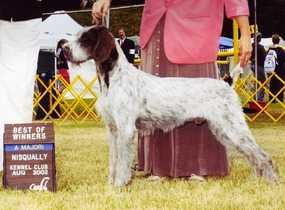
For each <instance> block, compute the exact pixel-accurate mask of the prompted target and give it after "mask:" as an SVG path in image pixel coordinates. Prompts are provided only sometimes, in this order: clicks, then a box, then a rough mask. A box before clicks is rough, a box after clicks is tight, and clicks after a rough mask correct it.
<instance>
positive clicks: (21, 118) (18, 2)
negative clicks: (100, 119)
mask: <svg viewBox="0 0 285 210" xmlns="http://www.w3.org/2000/svg"><path fill="white" fill-rule="evenodd" d="M86 3H87V2H86V0H61V1H57V0H42V1H39V0H24V1H23V0H13V1H1V2H0V72H1V77H0V96H1V100H0V170H3V130H4V124H6V123H28V122H31V121H32V113H33V106H32V103H33V93H34V82H35V75H36V68H37V61H38V54H39V48H40V43H39V36H40V25H41V22H42V21H41V16H42V15H41V13H42V12H50V11H55V10H59V9H76V8H80V6H84V5H86Z"/></svg>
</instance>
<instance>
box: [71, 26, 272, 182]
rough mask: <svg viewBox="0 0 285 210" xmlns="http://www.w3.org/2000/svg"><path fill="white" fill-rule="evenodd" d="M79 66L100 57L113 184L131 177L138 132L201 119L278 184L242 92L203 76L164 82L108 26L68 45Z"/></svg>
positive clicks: (101, 104)
mask: <svg viewBox="0 0 285 210" xmlns="http://www.w3.org/2000/svg"><path fill="white" fill-rule="evenodd" d="M65 53H66V55H67V57H68V59H69V60H70V61H71V62H74V63H80V62H84V61H86V60H88V59H94V60H95V62H96V64H97V69H98V79H99V81H100V89H101V93H100V94H101V95H100V97H99V101H98V103H97V109H98V111H99V112H100V113H101V115H102V117H103V120H104V122H105V124H106V127H107V129H108V133H109V144H110V176H109V181H110V183H112V184H114V185H115V186H123V185H126V184H127V183H129V181H130V179H131V164H132V158H133V151H132V147H131V146H132V144H133V141H134V137H135V134H136V131H137V130H138V131H139V132H142V133H144V134H145V135H147V134H150V133H151V132H152V131H153V130H154V129H156V128H159V129H162V130H164V131H169V130H171V129H173V128H175V127H177V126H180V125H183V124H184V123H185V122H187V121H190V120H193V119H195V118H203V119H205V120H207V121H208V123H209V128H210V130H211V131H212V133H213V134H214V135H215V136H216V137H217V140H218V141H219V142H221V143H222V144H223V145H225V146H227V147H228V146H233V147H234V148H236V149H237V150H238V151H239V152H241V153H243V154H244V155H245V156H246V157H247V159H248V160H249V162H250V163H251V164H252V166H253V167H254V169H255V172H256V174H257V175H259V176H264V177H265V178H266V179H267V180H269V181H273V182H274V181H277V176H276V174H275V173H274V170H273V165H272V161H271V158H270V156H269V155H268V154H267V153H265V152H264V151H263V150H262V149H261V148H260V147H259V146H258V145H257V144H256V143H255V140H254V138H253V136H252V134H251V132H250V130H249V128H248V126H247V123H246V121H245V118H244V114H243V112H242V109H241V103H240V100H239V97H238V95H237V94H236V92H235V91H234V90H233V89H232V88H231V87H230V86H229V85H228V84H227V83H225V82H224V81H220V80H216V79H209V78H200V79H197V78H195V79H191V78H177V77H173V78H160V77H156V76H153V75H150V74H147V73H144V72H142V71H140V70H138V69H136V68H135V67H134V66H133V65H131V64H129V63H128V62H127V60H126V58H125V57H124V55H123V53H122V51H121V49H120V46H119V45H118V44H117V43H116V42H115V40H114V38H113V36H112V35H111V34H110V33H109V32H108V30H107V29H106V28H105V27H102V26H95V27H91V28H88V29H86V30H85V31H83V32H82V33H81V34H80V35H79V36H78V39H77V40H75V41H74V42H72V43H69V44H67V45H65Z"/></svg>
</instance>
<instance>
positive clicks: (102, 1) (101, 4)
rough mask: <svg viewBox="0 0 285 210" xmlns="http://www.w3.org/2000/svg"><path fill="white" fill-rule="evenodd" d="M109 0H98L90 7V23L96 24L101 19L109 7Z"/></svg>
mask: <svg viewBox="0 0 285 210" xmlns="http://www.w3.org/2000/svg"><path fill="white" fill-rule="evenodd" d="M110 4H111V0H98V1H96V2H95V3H94V4H93V7H92V18H93V20H92V23H93V24H95V25H97V24H99V23H100V22H101V21H102V18H103V17H105V16H106V15H107V13H108V10H109V8H110Z"/></svg>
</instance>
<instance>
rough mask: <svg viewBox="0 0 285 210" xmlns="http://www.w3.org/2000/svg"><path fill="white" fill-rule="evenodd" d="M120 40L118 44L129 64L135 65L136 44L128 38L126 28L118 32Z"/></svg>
mask: <svg viewBox="0 0 285 210" xmlns="http://www.w3.org/2000/svg"><path fill="white" fill-rule="evenodd" d="M118 34H119V39H118V42H119V44H120V46H121V48H122V50H123V52H124V54H125V56H126V58H127V59H128V61H129V63H134V58H135V43H134V42H133V40H130V39H128V38H127V36H126V33H125V30H124V28H119V30H118Z"/></svg>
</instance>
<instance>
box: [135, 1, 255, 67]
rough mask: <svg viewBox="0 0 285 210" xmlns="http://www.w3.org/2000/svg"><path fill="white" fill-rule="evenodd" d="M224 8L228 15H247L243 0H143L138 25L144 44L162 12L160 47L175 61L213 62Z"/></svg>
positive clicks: (246, 4)
mask: <svg viewBox="0 0 285 210" xmlns="http://www.w3.org/2000/svg"><path fill="white" fill-rule="evenodd" d="M224 8H225V9H226V15H227V17H228V18H232V17H235V16H240V15H249V10H248V2H247V0H146V1H145V7H144V11H143V17H142V22H141V28H140V44H141V47H142V48H145V47H146V45H147V43H148V41H149V40H150V37H151V35H152V33H153V31H154V29H155V27H156V25H157V23H158V22H159V20H160V19H161V18H162V16H164V15H165V27H164V46H165V47H164V48H165V49H164V50H165V54H166V56H167V58H168V59H169V61H171V62H173V63H179V64H198V63H208V62H213V61H215V60H216V58H217V52H218V47H219V37H220V34H221V30H222V24H223V18H224Z"/></svg>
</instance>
